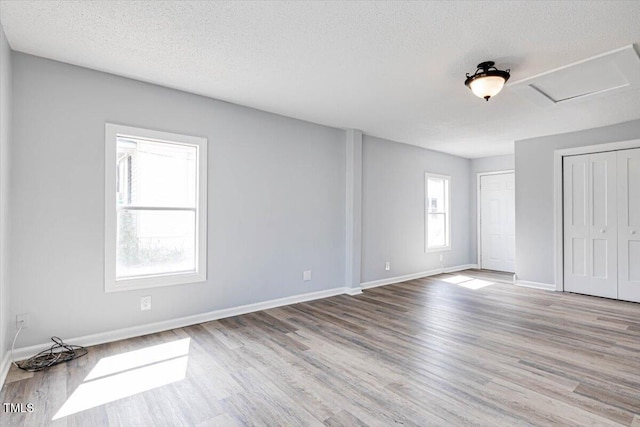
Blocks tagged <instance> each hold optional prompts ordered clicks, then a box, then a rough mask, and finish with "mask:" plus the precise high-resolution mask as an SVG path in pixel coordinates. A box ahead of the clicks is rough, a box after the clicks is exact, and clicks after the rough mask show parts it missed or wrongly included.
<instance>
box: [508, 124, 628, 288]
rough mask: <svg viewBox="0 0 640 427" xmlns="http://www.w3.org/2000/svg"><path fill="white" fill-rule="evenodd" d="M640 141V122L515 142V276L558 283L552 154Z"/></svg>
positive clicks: (525, 279)
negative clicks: (587, 147)
mask: <svg viewBox="0 0 640 427" xmlns="http://www.w3.org/2000/svg"><path fill="white" fill-rule="evenodd" d="M638 138H640V120H634V121H631V122H625V123H620V124H617V125H612V126H605V127H601V128H595V129H588V130H584V131H580V132H572V133H566V134H561V135H553V136H546V137H541V138H533V139H527V140H522V141H516V143H515V167H516V275H517V276H518V280H524V281H531V282H540V283H549V284H554V283H555V277H554V257H555V241H554V211H553V209H554V206H553V203H554V199H553V198H554V196H553V194H554V193H553V191H554V190H553V173H554V171H553V152H554V150H559V149H563V148H572V147H580V146H587V145H595V144H604V143H608V142H617V141H625V140H631V139H638Z"/></svg>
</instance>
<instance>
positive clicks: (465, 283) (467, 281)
mask: <svg viewBox="0 0 640 427" xmlns="http://www.w3.org/2000/svg"><path fill="white" fill-rule="evenodd" d="M439 280H442V281H443V282H447V283H451V284H453V285H458V286H462V287H463V288H467V289H472V290H474V291H475V290H476V289H482V288H485V287H487V286H491V285H495V282H490V281H487V280H481V279H474V278H473V277H469V276H463V275H461V274H457V275H455V276H451V277H446V278H444V279H439Z"/></svg>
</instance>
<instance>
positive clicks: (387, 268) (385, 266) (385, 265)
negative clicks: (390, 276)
mask: <svg viewBox="0 0 640 427" xmlns="http://www.w3.org/2000/svg"><path fill="white" fill-rule="evenodd" d="M384 269H385V270H387V271H389V270H391V263H390V262H389V261H387V262H385V263H384Z"/></svg>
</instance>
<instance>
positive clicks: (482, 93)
mask: <svg viewBox="0 0 640 427" xmlns="http://www.w3.org/2000/svg"><path fill="white" fill-rule="evenodd" d="M504 82H505V80H504V78H502V77H499V76H486V77H478V78H477V79H475V80H473V81H472V82H470V83H469V88H470V89H471V91H472V92H473V94H474V95H475V96H477V97H478V98H484V99H487V98H489V97H492V96H495V95H497V94H498V92H500V91H501V90H502V87H503V86H504Z"/></svg>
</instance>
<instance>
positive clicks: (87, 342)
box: [0, 287, 362, 384]
mask: <svg viewBox="0 0 640 427" xmlns="http://www.w3.org/2000/svg"><path fill="white" fill-rule="evenodd" d="M359 293H362V290H361V289H358V288H347V287H342V288H334V289H327V290H324V291H318V292H310V293H306V294H301V295H294V296H290V297H285V298H278V299H273V300H269V301H263V302H258V303H254V304H246V305H241V306H238V307H232V308H225V309H222V310H214V311H210V312H208V313H201V314H195V315H193V316H186V317H180V318H177V319H171V320H165V321H162V322H156V323H149V324H146V325H139V326H132V327H130V328H123V329H117V330H114V331H107V332H101V333H97V334H92V335H85V336H82V337H77V338H71V339H65V342H66V343H68V344H74V345H81V346H84V347H89V346H92V345H98V344H105V343H108V342H112V341H118V340H123V339H127V338H133V337H139V336H142V335H147V334H153V333H156V332H162V331H167V330H170V329H176V328H182V327H185V326H190V325H197V324H198V323H204V322H210V321H212V320H218V319H223V318H225V317H232V316H239V315H241V314H247V313H253V312H255V311H261V310H267V309H270V308H276V307H282V306H285V305H291V304H297V303H301V302H307V301H313V300H317V299H322V298H328V297H332V296H335V295H341V294H348V295H357V294H359ZM50 346H51V343H50V342H49V343H45V344H37V345H32V346H29V347H22V348H17V349H16V350H15V351H14V355H15V358H16V360H23V359H26V358H28V357H31V356H33V355H34V354H36V353H38V352H40V351H42V350H44V349H46V348H49V347H50ZM5 359H7V361H8V359H9V356H8V355H7V357H6V358H5ZM5 365H6V366H5ZM9 365H10V361H8V362H6V361H3V365H2V367H3V372H4V369H5V368H6V370H7V372H8V370H9ZM5 375H6V373H5ZM1 379H2V382H0V384H4V377H2V378H1Z"/></svg>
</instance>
